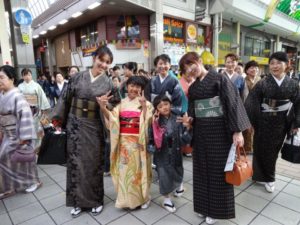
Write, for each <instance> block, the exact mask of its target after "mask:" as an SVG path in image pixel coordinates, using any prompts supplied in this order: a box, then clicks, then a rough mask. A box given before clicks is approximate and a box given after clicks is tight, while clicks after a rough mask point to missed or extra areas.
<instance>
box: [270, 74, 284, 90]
mask: <svg viewBox="0 0 300 225" xmlns="http://www.w3.org/2000/svg"><path fill="white" fill-rule="evenodd" d="M272 77H273V78H274V80H275V81H276V83H277V84H278V86H279V87H280V86H281V84H282V82H283V80H284V78H285V75H284V76H283V77H282V78H281V79H280V80H279V79H277V78H276V77H275V76H274V75H272Z"/></svg>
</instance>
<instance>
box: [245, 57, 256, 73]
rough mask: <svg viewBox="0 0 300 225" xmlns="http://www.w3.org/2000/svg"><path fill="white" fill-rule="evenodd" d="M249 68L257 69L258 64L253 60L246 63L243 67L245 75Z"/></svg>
mask: <svg viewBox="0 0 300 225" xmlns="http://www.w3.org/2000/svg"><path fill="white" fill-rule="evenodd" d="M251 66H255V67H258V63H257V62H256V61H255V60H251V61H249V62H247V63H246V65H245V73H247V70H248V69H249V68H250V67H251Z"/></svg>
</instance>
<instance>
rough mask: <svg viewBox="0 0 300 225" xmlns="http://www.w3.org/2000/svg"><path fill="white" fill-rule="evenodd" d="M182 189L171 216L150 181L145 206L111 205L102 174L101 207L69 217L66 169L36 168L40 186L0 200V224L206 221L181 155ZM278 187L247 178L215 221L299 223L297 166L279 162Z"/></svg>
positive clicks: (110, 193)
mask: <svg viewBox="0 0 300 225" xmlns="http://www.w3.org/2000/svg"><path fill="white" fill-rule="evenodd" d="M184 167H185V177H184V181H185V188H186V193H185V194H184V196H183V197H181V198H176V199H175V198H174V202H175V205H176V207H177V212H176V213H174V214H172V213H169V212H168V211H166V210H164V209H163V208H162V207H161V206H160V204H161V201H162V197H161V196H160V194H159V190H158V185H157V183H156V181H155V179H154V182H153V185H152V187H151V196H152V203H151V205H150V207H149V208H148V209H147V210H141V209H139V210H133V211H127V210H120V209H116V208H115V207H114V200H115V198H116V195H115V193H114V189H113V187H112V181H111V178H110V177H105V178H104V179H105V200H104V203H105V205H104V210H103V212H102V213H101V214H100V215H99V216H96V217H93V216H92V215H90V214H88V213H84V214H83V215H81V216H80V217H78V218H76V219H72V218H71V216H70V214H69V211H70V208H67V207H66V206H65V192H64V190H65V183H66V169H65V167H62V166H50V165H48V166H40V167H39V175H40V178H41V180H42V181H43V187H42V188H40V189H39V190H37V191H36V192H35V193H32V194H17V195H15V196H13V197H10V198H7V199H4V200H1V201H0V225H11V224H22V225H54V224H64V225H82V224H89V225H94V224H110V225H140V224H155V225H188V224H205V222H203V219H201V218H199V217H198V216H197V215H196V214H195V213H194V212H193V202H192V196H193V194H192V185H193V181H192V162H191V159H187V158H185V159H184ZM277 172H278V173H277V181H276V190H275V192H274V193H272V194H269V193H267V192H266V191H265V190H264V187H263V186H261V185H257V184H254V183H252V182H251V181H248V182H246V183H245V184H244V185H243V186H240V187H237V188H235V196H236V199H235V202H236V218H235V219H233V220H220V221H218V222H217V223H216V224H218V225H223V224H224V225H230V224H240V225H244V224H245V225H246V224H251V225H277V224H284V225H300V165H293V164H290V163H287V162H285V161H283V160H279V161H278V168H277Z"/></svg>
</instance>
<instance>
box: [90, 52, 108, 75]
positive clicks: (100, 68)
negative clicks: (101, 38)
mask: <svg viewBox="0 0 300 225" xmlns="http://www.w3.org/2000/svg"><path fill="white" fill-rule="evenodd" d="M110 64H111V58H110V57H109V55H108V54H105V55H103V56H102V57H101V58H99V57H98V56H97V57H94V64H93V70H94V72H95V73H96V74H97V75H100V74H102V73H104V72H105V71H107V70H108V68H109V66H110Z"/></svg>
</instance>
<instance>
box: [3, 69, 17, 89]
mask: <svg viewBox="0 0 300 225" xmlns="http://www.w3.org/2000/svg"><path fill="white" fill-rule="evenodd" d="M13 87H14V81H13V80H11V79H9V78H8V76H7V75H6V74H5V73H4V72H3V71H0V90H1V91H4V92H6V91H8V90H10V89H11V88H13Z"/></svg>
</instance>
